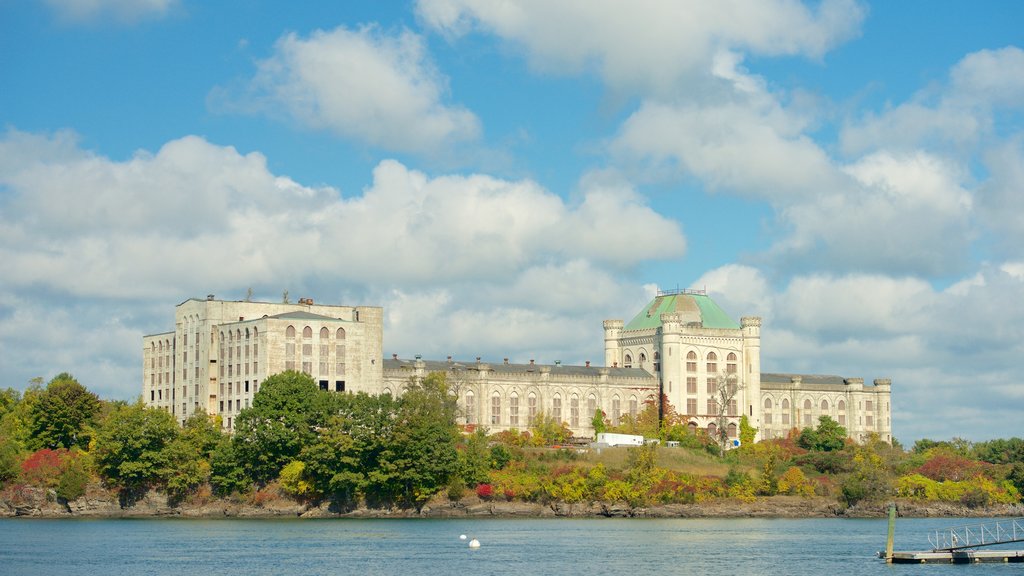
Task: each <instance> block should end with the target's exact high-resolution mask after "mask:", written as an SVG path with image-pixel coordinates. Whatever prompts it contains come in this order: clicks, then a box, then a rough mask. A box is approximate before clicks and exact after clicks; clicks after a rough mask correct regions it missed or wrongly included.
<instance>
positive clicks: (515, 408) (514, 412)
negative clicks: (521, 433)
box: [508, 396, 519, 426]
mask: <svg viewBox="0 0 1024 576" xmlns="http://www.w3.org/2000/svg"><path fill="white" fill-rule="evenodd" d="M508 425H509V426H519V397H518V396H513V397H511V398H509V399H508Z"/></svg>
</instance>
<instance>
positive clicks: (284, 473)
mask: <svg viewBox="0 0 1024 576" xmlns="http://www.w3.org/2000/svg"><path fill="white" fill-rule="evenodd" d="M305 470H306V464H305V463H303V462H301V461H299V460H292V461H291V462H289V463H288V464H286V465H285V467H284V468H282V469H281V475H280V479H281V489H282V490H284V491H285V493H287V494H291V495H292V496H306V495H309V494H311V493H312V492H313V487H312V486H311V485H310V483H309V482H308V481H306V479H305V477H304V475H303V472H305Z"/></svg>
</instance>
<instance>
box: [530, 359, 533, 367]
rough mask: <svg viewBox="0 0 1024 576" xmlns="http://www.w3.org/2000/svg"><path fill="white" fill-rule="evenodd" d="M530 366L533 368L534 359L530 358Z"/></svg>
mask: <svg viewBox="0 0 1024 576" xmlns="http://www.w3.org/2000/svg"><path fill="white" fill-rule="evenodd" d="M530 366H533V358H530Z"/></svg>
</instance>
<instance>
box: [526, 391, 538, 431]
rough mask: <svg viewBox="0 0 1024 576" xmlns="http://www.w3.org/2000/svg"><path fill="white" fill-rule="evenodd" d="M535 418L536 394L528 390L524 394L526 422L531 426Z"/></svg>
mask: <svg viewBox="0 0 1024 576" xmlns="http://www.w3.org/2000/svg"><path fill="white" fill-rule="evenodd" d="M536 420H537V395H536V394H534V393H533V392H530V394H529V395H527V396H526V423H527V424H528V425H530V426H533V424H534V422H535V421H536Z"/></svg>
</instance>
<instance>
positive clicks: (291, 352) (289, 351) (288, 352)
mask: <svg viewBox="0 0 1024 576" xmlns="http://www.w3.org/2000/svg"><path fill="white" fill-rule="evenodd" d="M284 355H285V356H287V357H289V358H294V357H295V343H294V342H289V343H287V344H285V345H284Z"/></svg>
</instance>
